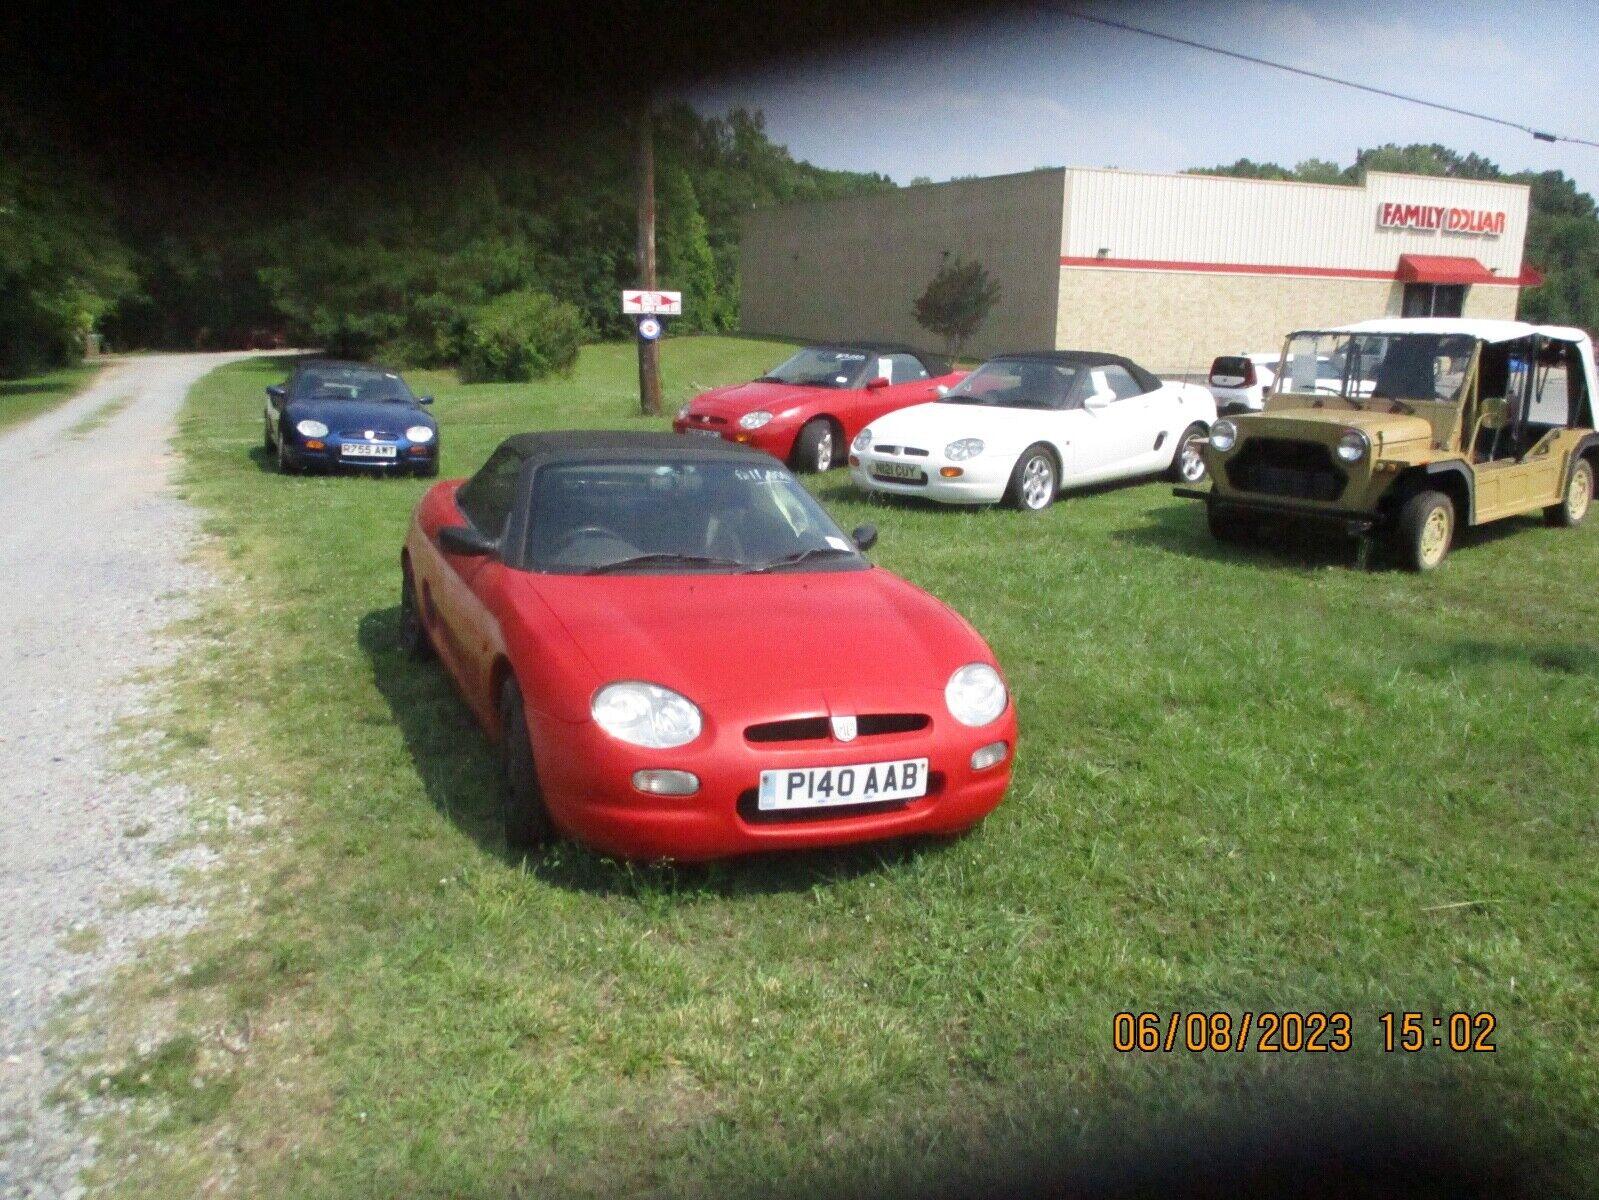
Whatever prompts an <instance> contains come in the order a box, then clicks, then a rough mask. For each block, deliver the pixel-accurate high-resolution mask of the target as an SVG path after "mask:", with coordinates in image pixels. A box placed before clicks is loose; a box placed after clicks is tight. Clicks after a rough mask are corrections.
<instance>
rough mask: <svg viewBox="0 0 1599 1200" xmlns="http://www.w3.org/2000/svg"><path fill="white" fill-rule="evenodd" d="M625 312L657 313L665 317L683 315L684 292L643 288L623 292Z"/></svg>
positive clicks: (623, 309) (623, 308)
mask: <svg viewBox="0 0 1599 1200" xmlns="http://www.w3.org/2000/svg"><path fill="white" fill-rule="evenodd" d="M622 311H623V312H624V313H637V314H645V313H655V314H657V315H659V316H663V317H680V316H682V315H683V293H682V292H647V291H644V290H642V289H639V290H635V291H627V292H623V293H622Z"/></svg>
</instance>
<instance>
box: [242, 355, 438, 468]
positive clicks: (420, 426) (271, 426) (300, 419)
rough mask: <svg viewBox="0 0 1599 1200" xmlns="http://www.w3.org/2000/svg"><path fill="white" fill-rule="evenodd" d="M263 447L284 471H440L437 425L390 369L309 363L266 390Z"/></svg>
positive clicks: (318, 361) (426, 398)
mask: <svg viewBox="0 0 1599 1200" xmlns="http://www.w3.org/2000/svg"><path fill="white" fill-rule="evenodd" d="M266 393H267V399H266V413H265V425H266V428H265V431H264V433H263V435H262V436H263V444H264V446H265V449H266V452H267V453H268V454H275V455H276V456H277V461H278V470H279V471H282V472H283V473H284V474H288V473H289V472H292V471H299V470H303V469H305V468H306V467H311V466H321V467H360V468H364V469H366V470H377V471H409V472H411V473H413V474H416V475H437V474H438V473H439V425H438V422H437V421H435V420H434V419H433V418H432V417H431V416H430V415H429V414H427V413H426V412H423V411H422V405H424V404H432V403H433V397H432V396H422V397H421V398H418V397H417V396H415V395H413V394H412V392H411V389H410V388H408V387H407V386H406V385H405V380H403V379H401V378H400V376H399V375H398V374H397V373H395V372H394V371H388V370H385V369H384V368H382V367H374V366H370V365H368V364H366V363H353V362H336V361H332V360H328V359H314V360H310V361H307V362H302V363H298V364H296V366H295V368H294V374H292V375H291V376H289V378H288V380H287V381H286V382H284V383H280V384H277V385H275V386H273V387H269V388H267V390H266Z"/></svg>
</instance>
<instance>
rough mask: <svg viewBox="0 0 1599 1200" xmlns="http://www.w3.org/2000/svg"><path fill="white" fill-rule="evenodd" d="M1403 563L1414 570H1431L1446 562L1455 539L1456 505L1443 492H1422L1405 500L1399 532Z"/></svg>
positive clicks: (1398, 542) (1398, 527)
mask: <svg viewBox="0 0 1599 1200" xmlns="http://www.w3.org/2000/svg"><path fill="white" fill-rule="evenodd" d="M1395 532H1396V535H1397V540H1396V545H1395V549H1396V550H1397V551H1398V553H1399V561H1400V562H1401V563H1402V564H1403V565H1404V567H1405V568H1406V569H1407V570H1410V571H1430V570H1432V569H1433V568H1434V567H1436V566H1437V565H1438V564H1439V563H1441V562H1443V560H1444V555H1446V554H1448V553H1449V543H1450V542H1451V541H1453V540H1454V536H1455V506H1454V503H1453V502H1452V501H1451V500H1450V499H1449V497H1448V496H1446V495H1444V494H1443V493H1442V492H1421V493H1419V494H1417V495H1415V496H1412V497H1411V498H1410V499H1409V500H1406V501H1405V506H1404V507H1403V508H1401V509H1400V510H1399V522H1398V525H1397V526H1396V529H1395Z"/></svg>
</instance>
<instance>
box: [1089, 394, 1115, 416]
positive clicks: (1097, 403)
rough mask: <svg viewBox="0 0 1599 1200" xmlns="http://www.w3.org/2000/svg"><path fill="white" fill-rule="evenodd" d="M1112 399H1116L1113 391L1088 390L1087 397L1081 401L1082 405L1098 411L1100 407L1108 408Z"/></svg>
mask: <svg viewBox="0 0 1599 1200" xmlns="http://www.w3.org/2000/svg"><path fill="white" fill-rule="evenodd" d="M1114 399H1116V393H1115V392H1090V393H1089V394H1088V398H1087V399H1086V400H1084V401H1083V407H1084V408H1086V409H1090V410H1092V411H1093V412H1098V411H1099V410H1100V409H1102V408H1109V407H1110V404H1111V401H1112V400H1114Z"/></svg>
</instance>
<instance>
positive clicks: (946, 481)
mask: <svg viewBox="0 0 1599 1200" xmlns="http://www.w3.org/2000/svg"><path fill="white" fill-rule="evenodd" d="M887 463H892V464H895V465H896V466H910V467H915V468H917V469H919V470H920V471H921V473H922V480H921V481H920V482H912V481H901V480H898V479H885V478H883V477H881V476H879V475H876V474H874V473H873V471H874V468H876V467H877V466H879V465H882V464H887ZM946 467H948V468H951V469H958V470H959V471H960V472H961V473H960V474H959V475H958V476H956V477H955V478H953V479H951V478H948V477H946V476H944V475H943V474H941V472H942V471H943V470H944V469H945V468H946ZM849 474H850V478H851V479H852V480H854V482H855V486H856V487H858V488H860V489H861V490H862V491H865V492H879V493H882V494H883V495H888V496H921V497H924V498H925V499H928V500H937V501H939V502H940V503H942V504H997V503H998V502H999V501H1000V500H1001V499H1003V498H1004V495H1005V489H1006V488H1007V487H1008V486H1009V485H1010V475H1011V464H1009V463H1002V462H999V461H997V460H996V459H995V458H993V457H992V456H984V455H978V456H977V457H976V458H974V459H967V460H966V461H964V462H959V463H952V462H950V461H949V460H948V459H946V458H944V457H943V456H942V455H938V454H929V455H928V456H927V457H925V458H920V457H913V456H904V455H884V454H877V453H875V452H873V451H871V450H851V451H850V455H849Z"/></svg>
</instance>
